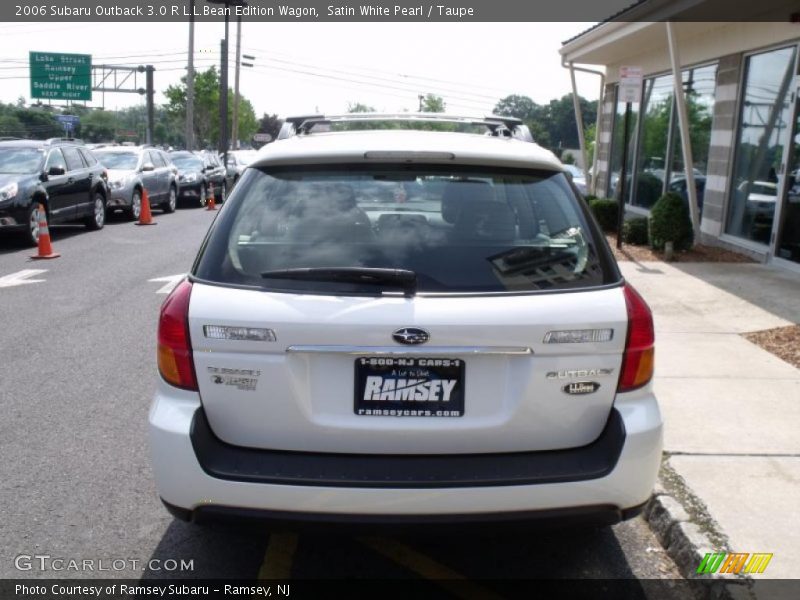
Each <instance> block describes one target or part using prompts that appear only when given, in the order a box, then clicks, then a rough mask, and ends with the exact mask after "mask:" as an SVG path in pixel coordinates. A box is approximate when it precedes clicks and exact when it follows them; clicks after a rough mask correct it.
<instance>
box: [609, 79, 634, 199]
mask: <svg viewBox="0 0 800 600" xmlns="http://www.w3.org/2000/svg"><path fill="white" fill-rule="evenodd" d="M615 93H616V94H617V98H619V86H617V88H616V92H615ZM616 106H617V110H616V112H615V114H614V125H613V127H614V128H613V130H612V132H611V162H610V164H609V167H608V172H609V177H608V189H607V190H606V193H607V195H608V197H609V198H617V197H618V194H619V185H620V181H619V178H620V174H621V171H622V147H623V144H624V142H623V137H624V136H623V134H624V132H625V103H624V102H620V101H619V99H617V101H616ZM638 119H639V110H638V105H637V104H633V105H631V118H630V124H629V126H628V127H629V129H628V161H627V163H628V165H627V169H626V170H627V179H628V185H627V189H626V190H625V202H630V188H631V180H632V179H633V177H632V175H633V158H634V156H633V153H634V148H635V147H636V145H635V144H636V123H637V121H638Z"/></svg>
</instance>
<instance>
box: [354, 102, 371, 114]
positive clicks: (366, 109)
mask: <svg viewBox="0 0 800 600" xmlns="http://www.w3.org/2000/svg"><path fill="white" fill-rule="evenodd" d="M347 112H349V113H370V112H377V111H376V110H375V108H373V107H372V106H367V105H366V104H362V103H361V102H348V103H347Z"/></svg>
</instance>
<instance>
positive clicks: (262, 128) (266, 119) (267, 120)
mask: <svg viewBox="0 0 800 600" xmlns="http://www.w3.org/2000/svg"><path fill="white" fill-rule="evenodd" d="M282 125H283V121H281V120H280V119H279V118H278V115H270V114H267V113H264V116H262V117H261V120H259V122H258V133H268V134H270V135H271V136H272V139H273V140H276V139H278V134H279V133H280V131H281V126H282Z"/></svg>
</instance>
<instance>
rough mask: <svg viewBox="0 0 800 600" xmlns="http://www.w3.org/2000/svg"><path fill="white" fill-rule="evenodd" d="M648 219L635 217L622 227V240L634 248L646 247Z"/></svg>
mask: <svg viewBox="0 0 800 600" xmlns="http://www.w3.org/2000/svg"><path fill="white" fill-rule="evenodd" d="M647 229H648V221H647V217H634V218H633V219H628V220H627V221H625V223H623V225H622V240H623V241H624V242H625V243H626V244H633V245H634V246H646V245H647V243H648V233H647Z"/></svg>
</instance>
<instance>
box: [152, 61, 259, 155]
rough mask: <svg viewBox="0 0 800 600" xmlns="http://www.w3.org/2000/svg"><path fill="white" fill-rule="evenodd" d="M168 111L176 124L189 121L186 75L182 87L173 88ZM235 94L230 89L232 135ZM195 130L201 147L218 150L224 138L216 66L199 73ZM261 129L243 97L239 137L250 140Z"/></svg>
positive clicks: (195, 84) (167, 107)
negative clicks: (216, 148)
mask: <svg viewBox="0 0 800 600" xmlns="http://www.w3.org/2000/svg"><path fill="white" fill-rule="evenodd" d="M164 95H165V96H166V97H167V105H166V107H165V108H166V111H167V114H169V115H170V116H171V117H172V118H173V119H174V120H175V121H176V122H178V123H183V122H185V120H186V76H184V77H182V78H181V83H180V84H178V85H171V86H169V87H168V88H167V89H166V91H165V92H164ZM232 125H233V91H231V90H230V89H229V90H228V132H229V133H230V132H232V131H233V128H232ZM194 130H195V135H196V140H197V146H198V147H216V146H217V145H218V144H219V137H220V119H219V74H218V73H217V69H216V67H213V66H212V67H210V68H209V69H207V70H205V71H200V72H197V73H195V76H194ZM257 130H258V120H257V118H256V115H255V111H254V110H253V105H252V103H251V102H250V101H249V100H248V99H247V98H245V97H244V96H242V95H241V94H239V138H240V139H242V140H249V139H250V138H252V136H253V134H254V133H255V132H256V131H257Z"/></svg>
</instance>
